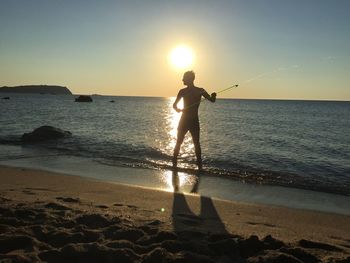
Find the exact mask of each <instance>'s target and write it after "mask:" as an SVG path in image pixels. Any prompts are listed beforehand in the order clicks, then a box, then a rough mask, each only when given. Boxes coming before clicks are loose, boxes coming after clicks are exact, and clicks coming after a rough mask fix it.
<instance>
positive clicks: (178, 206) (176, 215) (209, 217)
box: [172, 171, 228, 235]
mask: <svg viewBox="0 0 350 263" xmlns="http://www.w3.org/2000/svg"><path fill="white" fill-rule="evenodd" d="M200 176H201V175H200V173H198V174H197V179H196V182H195V183H194V185H193V187H192V191H191V192H192V193H197V192H198V186H199V182H200ZM172 182H173V187H174V199H173V214H172V217H173V227H174V231H175V232H177V233H183V232H191V233H192V234H198V235H200V234H201V233H202V234H221V235H222V234H223V235H226V234H227V235H228V232H227V230H226V228H225V224H224V223H223V222H222V220H221V218H220V216H219V214H218V212H217V211H216V208H215V206H214V203H213V200H212V199H211V198H210V197H207V196H202V195H200V200H199V201H200V213H199V215H197V214H195V213H194V212H193V211H192V210H191V208H190V205H189V203H188V202H187V200H186V196H185V195H184V194H183V193H182V192H181V191H180V189H179V176H178V173H177V171H173V174H172Z"/></svg>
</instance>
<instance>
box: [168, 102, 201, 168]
mask: <svg viewBox="0 0 350 263" xmlns="http://www.w3.org/2000/svg"><path fill="white" fill-rule="evenodd" d="M173 103H174V98H169V99H168V101H167V105H168V107H167V112H166V114H165V122H166V129H167V133H168V134H167V135H168V136H167V142H168V143H167V145H166V146H165V147H166V153H167V154H168V155H172V154H173V151H174V147H175V144H176V137H177V127H178V124H179V121H180V118H181V113H178V112H176V111H175V110H174V109H173ZM178 108H180V109H182V108H183V100H182V99H181V100H180V102H179V103H178ZM194 156H195V153H194V145H193V142H192V139H191V136H190V135H189V133H188V134H187V135H186V137H185V139H184V142H183V143H182V145H181V150H180V153H179V160H180V161H179V166H180V167H190V165H188V162H186V163H187V165H184V164H181V159H182V158H189V157H190V158H194Z"/></svg>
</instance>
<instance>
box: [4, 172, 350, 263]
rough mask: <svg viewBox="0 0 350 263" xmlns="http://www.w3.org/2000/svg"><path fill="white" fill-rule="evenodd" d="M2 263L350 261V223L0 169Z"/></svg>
mask: <svg viewBox="0 0 350 263" xmlns="http://www.w3.org/2000/svg"><path fill="white" fill-rule="evenodd" d="M0 182H1V184H0V187H1V197H0V198H1V208H0V213H1V219H0V220H1V221H0V229H1V236H0V253H1V254H0V260H1V262H35V261H43V262H45V261H46V262H349V261H350V217H349V216H345V215H338V214H331V213H321V212H313V211H306V210H298V209H290V208H283V207H277V206H264V205H257V204H249V203H239V202H229V201H223V200H216V199H212V198H209V197H205V196H199V195H184V194H182V193H180V192H177V193H173V192H166V191H158V190H153V189H148V188H141V187H134V186H129V185H122V184H115V183H107V182H101V181H95V180H90V179H85V178H82V177H78V176H71V175H63V174H57V173H51V172H46V171H38V170H30V169H23V168H10V167H4V166H2V167H1V168H0Z"/></svg>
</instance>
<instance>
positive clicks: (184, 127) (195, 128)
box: [173, 71, 216, 170]
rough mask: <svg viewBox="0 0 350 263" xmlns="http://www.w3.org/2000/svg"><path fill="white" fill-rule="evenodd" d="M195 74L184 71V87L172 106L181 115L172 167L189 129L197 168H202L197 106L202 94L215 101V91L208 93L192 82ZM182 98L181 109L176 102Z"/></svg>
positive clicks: (175, 165) (175, 163)
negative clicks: (182, 107)
mask: <svg viewBox="0 0 350 263" xmlns="http://www.w3.org/2000/svg"><path fill="white" fill-rule="evenodd" d="M194 79H195V74H194V72H193V71H187V72H185V74H184V76H183V78H182V81H183V83H184V84H185V85H186V88H184V89H181V90H180V91H179V93H178V94H177V97H176V100H175V102H174V105H173V108H174V109H175V110H176V111H177V112H182V116H181V119H180V122H179V126H178V128H177V141H176V145H175V149H174V156H173V167H177V156H178V155H179V151H180V147H181V144H182V142H183V140H184V138H185V135H186V133H187V132H188V131H190V133H191V135H192V140H193V144H194V149H195V152H196V158H197V165H198V169H199V170H201V169H202V157H201V154H202V153H201V146H200V143H199V133H200V132H199V130H200V128H199V118H198V108H199V104H200V102H201V99H202V96H203V97H204V98H206V99H207V100H209V101H211V102H215V100H216V93H215V92H214V93H212V94H211V95H209V94H208V93H207V92H206V91H205V90H204V89H202V88H198V87H196V86H195V85H194V84H193V81H194ZM181 98H183V101H184V109H183V110H181V109H179V108H178V107H177V104H178V102H179V101H180V100H181Z"/></svg>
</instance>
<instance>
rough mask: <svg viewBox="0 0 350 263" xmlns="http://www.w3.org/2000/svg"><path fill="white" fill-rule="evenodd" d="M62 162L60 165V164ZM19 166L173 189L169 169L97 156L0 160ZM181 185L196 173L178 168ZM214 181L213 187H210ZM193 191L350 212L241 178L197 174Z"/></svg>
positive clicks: (345, 202)
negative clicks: (129, 164) (124, 163)
mask: <svg viewBox="0 0 350 263" xmlns="http://www.w3.org/2000/svg"><path fill="white" fill-rule="evenodd" d="M62 164H64V165H62ZM1 165H5V166H11V167H23V168H28V169H35V170H44V171H48V172H57V173H61V174H71V175H76V176H82V177H84V178H92V179H96V180H100V181H104V182H113V183H121V184H128V185H135V186H141V187H148V188H151V189H160V190H164V191H173V185H172V179H171V177H172V172H171V171H170V170H163V169H160V170H155V169H146V168H139V167H125V166H113V165H112V166H111V165H107V164H103V163H100V162H99V161H98V160H93V159H88V158H83V157H73V156H72V157H69V156H57V155H54V156H46V157H43V156H40V157H33V158H30V159H28V158H23V159H14V160H5V161H0V166H1ZM179 177H180V179H181V180H180V181H181V189H182V191H183V192H186V193H190V192H191V191H192V189H193V185H194V184H196V180H198V178H199V177H198V176H197V175H196V174H195V173H186V172H179ZM213 185H215V187H212V186H213ZM197 187H198V189H197V192H198V193H199V194H202V195H207V196H211V197H215V198H219V199H223V200H229V201H240V202H246V203H256V204H263V205H264V204H265V205H274V206H281V207H289V208H298V209H307V210H312V211H322V212H331V213H337V214H345V215H350V210H349V207H350V197H349V196H345V195H338V194H331V193H326V192H317V191H312V190H303V189H298V188H290V187H284V186H276V185H266V184H254V183H249V182H247V183H246V182H241V181H237V180H233V179H231V178H225V177H220V176H218V177H214V176H206V175H202V176H200V183H199V186H197Z"/></svg>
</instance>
